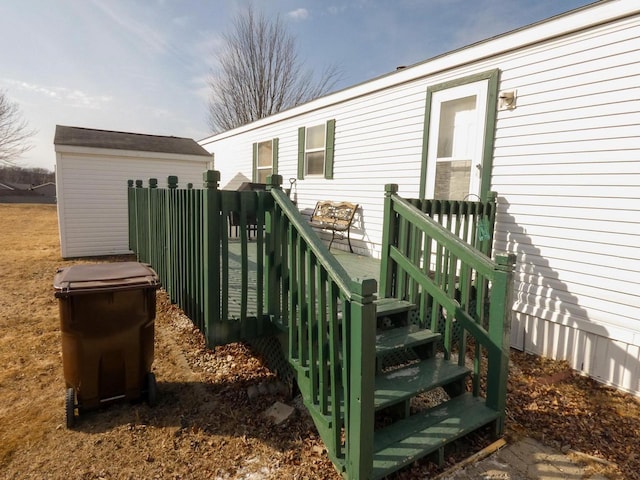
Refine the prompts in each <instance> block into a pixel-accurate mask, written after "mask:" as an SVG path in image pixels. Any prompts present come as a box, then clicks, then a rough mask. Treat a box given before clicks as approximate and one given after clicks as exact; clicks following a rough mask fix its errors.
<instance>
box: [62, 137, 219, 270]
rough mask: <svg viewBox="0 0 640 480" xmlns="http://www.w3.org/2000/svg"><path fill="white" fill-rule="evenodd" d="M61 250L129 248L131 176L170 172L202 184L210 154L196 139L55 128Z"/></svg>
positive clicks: (72, 253) (82, 252) (78, 253)
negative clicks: (129, 184)
mask: <svg viewBox="0 0 640 480" xmlns="http://www.w3.org/2000/svg"><path fill="white" fill-rule="evenodd" d="M54 144H55V151H56V185H57V199H58V225H59V229H60V249H61V253H62V256H63V257H64V258H69V257H86V256H100V255H117V254H126V253H131V251H130V250H129V239H128V227H127V225H128V223H127V180H130V179H131V180H143V181H144V183H145V185H146V183H147V181H148V180H149V178H157V179H158V183H159V186H165V185H166V180H167V177H168V176H169V175H177V176H178V178H179V182H180V185H186V184H187V183H189V182H191V183H193V184H194V185H197V186H201V185H202V174H203V172H205V171H206V170H207V169H208V168H209V167H210V166H211V162H212V160H213V159H212V157H211V155H210V154H209V153H208V152H207V151H206V150H204V149H203V148H202V147H200V146H199V145H198V144H197V143H196V142H195V141H194V140H193V139H190V138H178V137H164V136H157V135H141V134H136V133H124V132H112V131H105V130H94V129H89V128H79V127H66V126H60V125H58V126H57V127H56V133H55V139H54Z"/></svg>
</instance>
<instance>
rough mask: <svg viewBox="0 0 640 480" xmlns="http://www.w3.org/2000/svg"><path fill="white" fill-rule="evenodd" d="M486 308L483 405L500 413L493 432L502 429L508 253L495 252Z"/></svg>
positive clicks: (509, 289)
mask: <svg viewBox="0 0 640 480" xmlns="http://www.w3.org/2000/svg"><path fill="white" fill-rule="evenodd" d="M495 261H496V267H495V270H494V279H493V285H492V287H491V294H490V307H489V338H490V340H491V344H492V346H491V348H490V349H488V370H487V371H488V374H487V406H488V407H491V408H493V409H495V410H496V411H498V412H500V413H501V414H502V416H501V417H500V419H499V420H498V421H497V423H496V432H495V433H496V435H498V436H499V435H502V433H503V432H504V414H505V409H506V404H507V379H508V375H509V334H510V330H511V310H512V307H513V301H512V300H513V297H512V292H513V272H514V267H515V264H516V256H515V255H514V254H512V253H509V254H499V255H496V260H495Z"/></svg>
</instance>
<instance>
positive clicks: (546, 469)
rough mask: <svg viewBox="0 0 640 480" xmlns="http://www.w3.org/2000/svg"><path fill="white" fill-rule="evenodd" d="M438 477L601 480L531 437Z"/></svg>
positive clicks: (458, 479) (462, 479)
mask: <svg viewBox="0 0 640 480" xmlns="http://www.w3.org/2000/svg"><path fill="white" fill-rule="evenodd" d="M438 478H439V480H479V479H481V480H579V479H580V480H583V479H589V480H601V479H602V477H601V476H600V475H593V476H589V475H588V474H587V472H586V471H585V468H584V467H583V466H582V465H580V464H578V463H576V462H574V461H573V460H571V459H570V458H569V457H568V456H566V455H564V454H562V453H561V452H559V451H557V450H554V449H552V448H550V447H546V446H545V445H542V444H541V443H540V442H538V441H536V440H534V439H532V438H522V439H520V440H518V441H516V442H514V443H510V444H507V446H505V447H504V448H502V449H501V450H499V451H497V452H495V453H493V454H491V455H489V456H488V457H487V458H485V459H483V460H480V461H478V462H476V463H473V464H471V465H468V466H466V467H464V468H462V469H459V470H455V471H452V472H450V473H445V474H444V475H442V476H440V477H438Z"/></svg>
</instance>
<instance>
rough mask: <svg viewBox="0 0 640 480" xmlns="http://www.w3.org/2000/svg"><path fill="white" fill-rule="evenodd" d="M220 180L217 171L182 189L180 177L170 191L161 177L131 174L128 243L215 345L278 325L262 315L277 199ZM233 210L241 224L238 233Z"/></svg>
mask: <svg viewBox="0 0 640 480" xmlns="http://www.w3.org/2000/svg"><path fill="white" fill-rule="evenodd" d="M218 181H219V173H218V172H214V171H209V172H206V173H205V175H204V187H205V188H204V189H194V188H193V187H192V186H191V185H188V186H187V188H186V189H179V188H178V178H177V177H175V176H170V177H168V179H167V183H168V188H166V189H161V188H157V180H156V179H150V180H149V187H148V188H142V183H143V182H142V181H141V180H137V181H136V182H135V186H134V182H133V181H131V180H130V181H129V189H128V199H129V200H128V201H129V212H130V214H129V247H130V248H131V250H133V251H134V252H135V253H136V255H137V257H138V260H139V261H142V262H146V263H150V264H151V265H152V266H153V268H154V269H155V270H156V272H157V273H158V276H159V277H160V280H161V282H162V284H163V286H164V288H165V289H166V291H167V293H168V294H169V296H170V298H171V301H172V302H174V303H176V304H178V305H179V306H180V307H181V308H182V309H183V310H184V312H185V314H186V315H187V316H188V317H189V318H190V319H191V320H192V321H193V322H194V324H195V325H196V326H197V327H198V328H199V329H200V330H201V331H202V332H204V333H205V334H206V339H207V344H208V345H209V346H211V347H213V346H215V345H221V344H225V343H229V342H233V341H238V340H243V339H249V338H256V337H259V336H261V335H266V334H269V333H271V332H272V331H273V329H272V328H271V325H270V324H269V322H265V321H264V319H265V318H266V316H267V312H266V310H265V289H264V288H263V279H264V261H263V258H264V246H265V237H264V224H265V214H266V212H267V210H268V209H270V208H271V206H272V204H273V200H272V199H271V196H270V195H267V194H266V192H253V191H241V192H240V191H224V190H219V189H218ZM232 215H235V216H236V218H237V219H238V220H237V222H236V223H238V225H239V226H238V228H237V236H235V237H232V236H231V235H230V233H231V232H230V229H229V221H228V220H229V218H230V217H231V216H232ZM249 223H251V225H252V228H249V226H250V225H249ZM251 231H255V239H253V240H252V241H250V239H249V234H250V232H251ZM250 247H251V250H252V257H253V258H254V260H253V261H251V260H250V258H249V253H248V250H249V248H250ZM236 251H237V253H234V252H236ZM230 263H232V264H233V265H230ZM229 272H233V275H229V274H228V273H229Z"/></svg>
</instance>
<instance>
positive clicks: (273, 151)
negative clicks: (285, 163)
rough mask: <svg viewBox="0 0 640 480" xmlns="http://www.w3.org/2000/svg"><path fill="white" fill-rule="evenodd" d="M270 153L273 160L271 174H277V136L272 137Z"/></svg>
mask: <svg viewBox="0 0 640 480" xmlns="http://www.w3.org/2000/svg"><path fill="white" fill-rule="evenodd" d="M271 154H272V160H273V164H272V170H271V173H272V175H277V174H278V139H277V138H274V139H273V141H272V142H271Z"/></svg>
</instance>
